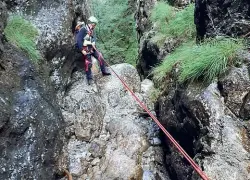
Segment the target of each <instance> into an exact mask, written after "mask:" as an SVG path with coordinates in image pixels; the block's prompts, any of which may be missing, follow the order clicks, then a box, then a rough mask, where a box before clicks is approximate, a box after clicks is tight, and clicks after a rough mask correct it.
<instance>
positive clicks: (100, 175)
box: [63, 64, 168, 180]
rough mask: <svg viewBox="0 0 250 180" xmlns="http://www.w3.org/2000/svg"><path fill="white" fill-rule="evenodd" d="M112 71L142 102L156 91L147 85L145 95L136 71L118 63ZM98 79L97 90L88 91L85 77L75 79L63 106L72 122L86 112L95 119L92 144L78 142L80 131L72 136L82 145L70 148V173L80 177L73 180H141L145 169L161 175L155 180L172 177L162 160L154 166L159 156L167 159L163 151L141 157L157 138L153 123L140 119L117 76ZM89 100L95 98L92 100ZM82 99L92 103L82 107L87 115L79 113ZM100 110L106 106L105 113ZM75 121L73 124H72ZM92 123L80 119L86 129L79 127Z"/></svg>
mask: <svg viewBox="0 0 250 180" xmlns="http://www.w3.org/2000/svg"><path fill="white" fill-rule="evenodd" d="M111 67H112V69H114V70H115V72H116V73H117V74H119V75H120V76H121V78H122V79H123V80H124V81H125V82H126V83H128V86H129V87H130V88H131V89H132V90H133V91H134V92H135V93H136V94H137V95H138V96H139V97H140V98H142V97H144V95H145V94H147V93H148V90H149V89H152V88H153V87H152V86H153V83H152V82H151V81H148V83H146V84H148V85H147V88H146V86H143V93H142V95H141V94H140V92H141V83H140V78H139V75H138V73H137V71H136V69H135V68H134V67H133V66H131V65H129V64H118V65H114V66H111ZM74 77H75V76H74ZM94 78H95V79H96V80H95V82H96V84H94V85H93V86H84V85H83V83H82V80H83V79H84V78H79V79H77V80H75V83H73V84H72V85H71V86H70V87H69V91H68V93H67V95H66V97H65V98H66V99H65V104H64V106H63V109H64V111H66V113H64V117H65V119H68V120H70V119H71V117H73V118H75V115H77V116H78V117H77V119H81V120H82V119H83V118H82V117H85V115H84V114H88V113H90V114H91V115H92V116H95V118H93V119H92V120H91V122H92V123H91V127H92V129H94V130H93V131H92V133H90V136H91V138H90V139H83V138H79V137H78V135H77V133H76V131H75V133H72V136H71V139H72V140H73V141H75V140H74V138H75V137H76V138H77V142H78V143H79V144H81V145H80V146H79V148H78V147H77V146H71V145H68V151H69V154H70V167H71V171H72V172H76V173H74V177H75V178H82V177H84V178H85V179H103V180H106V179H130V178H132V179H142V177H143V172H144V170H145V171H146V170H147V171H148V170H152V172H157V173H154V174H153V177H155V178H156V177H161V179H164V178H165V177H168V174H167V172H166V171H164V163H163V161H161V162H162V163H161V164H160V165H159V164H158V163H156V162H155V159H156V158H157V157H163V154H162V151H160V147H159V146H158V147H159V149H158V150H157V151H155V152H154V153H151V154H150V155H149V156H142V154H143V153H144V152H145V151H147V149H148V148H149V147H150V144H149V140H150V139H154V138H155V139H156V138H157V137H158V129H157V128H156V127H155V126H154V124H153V123H152V122H150V120H146V119H144V118H140V119H139V118H138V114H137V113H136V112H137V111H138V105H137V103H136V102H135V100H134V99H133V98H132V97H131V95H130V93H129V92H128V91H126V90H125V89H124V87H123V85H122V83H121V82H120V81H119V79H118V78H117V77H116V76H115V75H114V74H113V73H112V76H107V77H100V76H99V75H98V74H97V75H95V77H94ZM144 85H145V84H144ZM95 88H96V89H95ZM143 94H144V95H143ZM86 95H87V96H86ZM91 96H92V99H90V97H91ZM69 97H71V98H69ZM82 97H84V99H85V100H88V99H89V101H84V102H85V103H86V102H88V103H86V104H85V106H84V108H82V109H85V111H81V113H77V112H78V111H79V110H78V109H79V108H80V106H77V103H79V102H81V101H82V100H81V99H82ZM72 99H74V101H72ZM73 102H74V103H73ZM149 103H150V102H149ZM102 106H103V107H105V108H104V109H103V110H102ZM82 107H83V106H82ZM97 107H98V109H97ZM92 110H93V111H92ZM69 114H71V115H69ZM98 116H99V117H100V118H99V117H98ZM101 116H102V117H101ZM73 118H72V119H71V120H70V121H73ZM138 119H139V121H138ZM88 123H89V121H84V120H82V126H79V125H78V126H77V127H79V129H81V131H84V129H85V127H88ZM99 129H100V131H99ZM74 134H75V135H76V136H74ZM95 134H96V135H95ZM80 149H82V150H80ZM83 151H84V154H90V156H89V157H87V156H86V155H84V154H83ZM156 156H157V157H156ZM77 162H78V163H79V162H89V163H85V166H83V164H81V165H80V166H81V167H80V166H79V165H78V166H76V167H77V168H75V169H74V166H75V163H77ZM142 162H145V163H142ZM146 162H147V163H146ZM157 162H160V160H158V161H157ZM147 164H151V168H150V169H149V168H146V166H147ZM144 166H145V168H144ZM165 179H166V178H165Z"/></svg>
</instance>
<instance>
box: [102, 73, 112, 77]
mask: <svg viewBox="0 0 250 180" xmlns="http://www.w3.org/2000/svg"><path fill="white" fill-rule="evenodd" d="M102 75H103V76H109V75H111V73H109V72H102Z"/></svg>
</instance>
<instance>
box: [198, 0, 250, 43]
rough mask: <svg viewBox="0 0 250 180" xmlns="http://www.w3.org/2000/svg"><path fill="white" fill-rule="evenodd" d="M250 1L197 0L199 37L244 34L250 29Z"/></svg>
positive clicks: (237, 35)
mask: <svg viewBox="0 0 250 180" xmlns="http://www.w3.org/2000/svg"><path fill="white" fill-rule="evenodd" d="M249 18H250V2H249V1H247V0H239V1H234V0H222V1H203V0H196V4H195V24H196V29H197V37H198V38H199V39H200V38H201V39H202V38H204V37H214V36H221V35H224V36H225V35H226V36H231V37H239V36H244V35H246V34H247V33H248V32H249V29H250V23H249Z"/></svg>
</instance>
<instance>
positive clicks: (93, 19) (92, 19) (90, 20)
mask: <svg viewBox="0 0 250 180" xmlns="http://www.w3.org/2000/svg"><path fill="white" fill-rule="evenodd" d="M88 20H89V22H90V23H94V24H97V23H98V20H97V19H96V17H94V16H90V17H89V19H88Z"/></svg>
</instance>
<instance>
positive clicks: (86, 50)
mask: <svg viewBox="0 0 250 180" xmlns="http://www.w3.org/2000/svg"><path fill="white" fill-rule="evenodd" d="M88 21H89V23H88V24H86V25H83V23H81V22H80V23H78V24H77V26H76V29H75V36H76V46H77V49H78V50H79V51H81V53H82V55H83V60H84V62H85V71H86V76H87V81H88V84H89V85H90V84H91V82H92V80H93V77H92V72H91V67H92V60H91V56H94V57H95V58H96V59H97V60H98V61H99V64H100V69H101V71H102V75H103V76H108V75H111V74H110V73H109V72H108V71H107V70H106V66H105V63H104V59H103V56H102V54H101V53H100V52H98V51H97V49H96V46H95V43H96V36H95V33H94V29H95V27H96V25H97V23H98V20H97V19H96V18H95V17H94V16H91V17H90V18H89V19H88Z"/></svg>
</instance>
